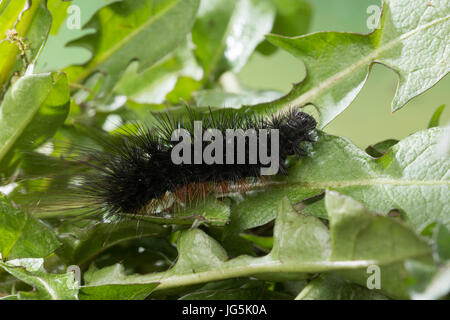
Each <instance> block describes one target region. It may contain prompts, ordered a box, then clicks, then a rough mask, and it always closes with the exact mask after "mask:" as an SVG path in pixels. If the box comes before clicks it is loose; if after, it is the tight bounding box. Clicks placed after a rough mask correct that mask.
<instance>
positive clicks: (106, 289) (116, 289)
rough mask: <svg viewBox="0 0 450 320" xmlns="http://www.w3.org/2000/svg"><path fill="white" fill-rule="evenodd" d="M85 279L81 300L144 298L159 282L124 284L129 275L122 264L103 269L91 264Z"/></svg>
mask: <svg viewBox="0 0 450 320" xmlns="http://www.w3.org/2000/svg"><path fill="white" fill-rule="evenodd" d="M84 280H85V282H86V285H85V286H83V287H81V290H80V300H143V299H145V297H147V296H148V295H149V294H150V293H151V292H152V291H153V290H154V289H155V288H156V287H157V286H158V283H157V282H152V283H144V284H141V283H127V284H123V283H122V282H125V281H126V280H127V276H126V275H125V273H124V268H123V266H122V265H120V264H117V265H114V266H111V267H107V268H104V269H101V270H98V269H97V268H96V267H95V266H91V268H90V269H89V270H88V271H87V272H86V274H85V275H84Z"/></svg>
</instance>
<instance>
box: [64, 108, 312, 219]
mask: <svg viewBox="0 0 450 320" xmlns="http://www.w3.org/2000/svg"><path fill="white" fill-rule="evenodd" d="M155 118H156V120H157V121H156V125H154V126H147V125H142V124H140V125H134V126H132V128H131V129H130V128H128V129H124V130H123V132H121V133H120V134H114V135H113V136H112V137H111V139H107V141H105V143H104V145H105V148H104V150H101V151H94V150H89V149H88V150H85V151H83V158H84V159H85V160H83V161H81V162H80V161H79V160H78V161H76V163H77V165H78V166H79V165H80V163H81V166H82V167H83V169H82V170H81V171H80V173H79V174H78V175H77V176H76V177H72V181H71V183H70V184H69V189H70V190H71V193H72V194H73V195H74V197H72V199H73V201H74V202H76V203H75V204H74V205H72V207H74V208H79V209H83V208H84V210H85V211H88V212H97V213H102V214H106V215H108V216H120V214H122V213H131V214H154V213H155V212H157V210H158V208H161V207H165V208H167V207H170V205H172V204H178V205H182V206H183V205H185V204H187V203H190V202H192V201H193V200H194V199H197V200H198V199H202V198H205V197H206V196H207V195H209V194H211V193H213V194H217V193H220V194H224V193H227V192H228V191H229V190H231V189H232V190H237V191H246V190H247V188H248V187H249V186H250V185H251V184H252V183H254V182H255V181H258V180H260V179H261V178H263V177H262V176H261V169H263V168H267V167H268V164H267V163H263V161H261V159H260V158H257V159H256V161H255V160H253V163H250V161H248V160H249V159H250V158H252V153H253V152H254V150H252V149H251V145H250V143H249V142H250V140H249V139H248V137H244V139H247V140H245V142H246V143H245V145H244V149H243V150H241V151H242V152H243V153H244V156H245V157H243V155H242V154H241V155H240V156H239V154H238V153H237V152H235V153H234V154H232V159H231V160H232V161H231V162H232V163H230V161H229V160H230V157H229V154H228V158H227V155H226V153H225V152H224V153H223V155H219V158H222V161H218V162H220V163H210V164H207V163H205V162H204V161H203V162H201V163H195V162H196V161H195V159H194V157H195V154H196V153H195V150H194V149H195V142H194V141H193V140H192V141H189V142H188V148H190V149H191V150H189V151H192V152H189V153H190V155H189V156H188V158H190V159H191V160H192V161H191V162H190V163H181V164H176V163H174V161H173V151H174V148H175V147H176V145H177V144H178V143H179V141H172V140H173V133H174V132H175V131H177V130H180V129H183V130H184V131H185V132H187V133H189V134H190V135H191V136H192V137H194V136H195V130H196V129H195V126H194V123H195V122H196V121H200V122H201V124H202V128H201V132H200V133H201V136H202V137H203V136H204V135H205V133H206V132H208V130H210V129H216V133H217V132H218V133H222V134H223V135H224V136H226V134H227V130H229V129H235V130H237V131H239V130H238V129H241V130H242V132H250V131H251V132H254V133H255V134H256V137H257V138H260V137H262V136H263V135H265V134H266V133H268V132H270V130H277V132H278V137H279V139H278V141H276V142H277V143H278V144H279V146H278V154H277V155H273V154H271V156H272V157H273V156H275V157H276V158H277V161H278V163H279V169H278V174H283V175H285V174H286V173H287V167H286V158H287V157H288V156H290V155H293V156H306V155H307V153H306V151H305V150H304V149H303V148H302V146H301V143H302V142H313V138H312V135H311V133H312V132H313V130H314V129H315V127H316V121H315V120H314V118H313V117H311V116H310V115H308V114H306V113H303V112H300V111H298V110H296V109H293V110H291V111H289V112H288V113H286V114H284V115H280V116H272V117H270V118H268V119H265V118H263V117H262V116H255V115H251V114H242V113H236V112H235V111H234V112H233V111H231V110H217V111H214V112H212V111H211V110H210V111H209V112H203V113H201V112H197V111H194V110H193V109H188V112H187V116H185V117H174V116H171V115H169V114H167V113H163V114H160V115H155ZM248 130H250V131H248ZM237 140H238V135H236V136H235V137H233V139H232V141H231V142H230V141H229V139H228V140H226V139H223V140H216V139H211V140H210V141H202V142H201V147H202V150H204V149H205V148H207V147H208V146H209V145H211V144H212V143H213V141H215V142H216V143H219V144H223V145H219V147H220V146H221V147H223V149H226V148H227V147H228V145H229V144H230V143H233V144H235V143H236V142H237ZM260 141H261V140H257V146H256V147H257V149H261V148H262V145H261V142H260ZM266 141H267V144H268V148H267V149H269V150H271V148H270V147H271V146H272V145H273V143H275V141H274V140H273V139H272V138H271V136H270V135H269V136H268V137H267V139H266ZM185 151H186V150H185ZM235 151H236V150H235ZM183 153H184V152H183ZM212 154H213V155H214V156H216V159H217V156H218V154H216V153H215V152H213V153H212ZM183 155H184V154H183ZM239 157H241V161H240V162H239ZM242 158H245V160H246V161H245V163H242ZM253 159H255V157H253ZM227 160H228V161H227ZM197 162H198V161H197Z"/></svg>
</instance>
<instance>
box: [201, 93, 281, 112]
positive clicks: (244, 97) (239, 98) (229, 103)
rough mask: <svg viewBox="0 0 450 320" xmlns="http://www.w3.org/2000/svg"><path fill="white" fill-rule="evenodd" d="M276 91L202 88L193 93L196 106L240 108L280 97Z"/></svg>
mask: <svg viewBox="0 0 450 320" xmlns="http://www.w3.org/2000/svg"><path fill="white" fill-rule="evenodd" d="M280 95H281V94H280V93H279V92H276V91H244V92H226V91H222V90H202V91H197V92H195V94H194V99H195V104H196V105H197V106H203V107H204V106H214V107H221V108H240V107H241V106H243V105H246V104H255V103H261V102H268V101H272V100H274V99H277V98H279V97H280Z"/></svg>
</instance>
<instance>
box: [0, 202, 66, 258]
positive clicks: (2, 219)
mask: <svg viewBox="0 0 450 320" xmlns="http://www.w3.org/2000/svg"><path fill="white" fill-rule="evenodd" d="M59 246H60V243H59V241H58V240H57V238H56V235H55V233H54V231H53V230H51V229H50V228H49V227H48V226H47V225H45V224H44V223H42V222H41V221H40V220H37V219H34V218H33V217H32V216H30V215H29V214H26V213H24V212H23V211H21V210H19V209H17V208H16V207H14V205H13V204H12V203H11V202H10V201H9V200H8V199H6V198H4V197H0V254H1V256H2V257H3V259H6V258H40V257H46V256H48V255H50V254H51V253H52V252H53V251H55V250H56V249H57V248H58V247H59Z"/></svg>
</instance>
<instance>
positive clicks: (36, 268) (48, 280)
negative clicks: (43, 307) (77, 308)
mask: <svg viewBox="0 0 450 320" xmlns="http://www.w3.org/2000/svg"><path fill="white" fill-rule="evenodd" d="M43 264H44V259H18V260H10V261H8V262H0V267H1V268H3V269H4V270H5V271H6V272H8V273H10V274H12V275H13V276H14V277H16V278H18V279H20V280H22V281H23V282H25V283H27V284H29V285H30V286H33V288H34V289H35V290H36V292H19V294H18V299H23V300H28V299H32V300H75V299H77V298H78V284H77V283H76V282H75V279H74V276H73V273H72V272H67V273H63V274H50V273H47V272H46V271H45V270H44V268H43Z"/></svg>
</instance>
